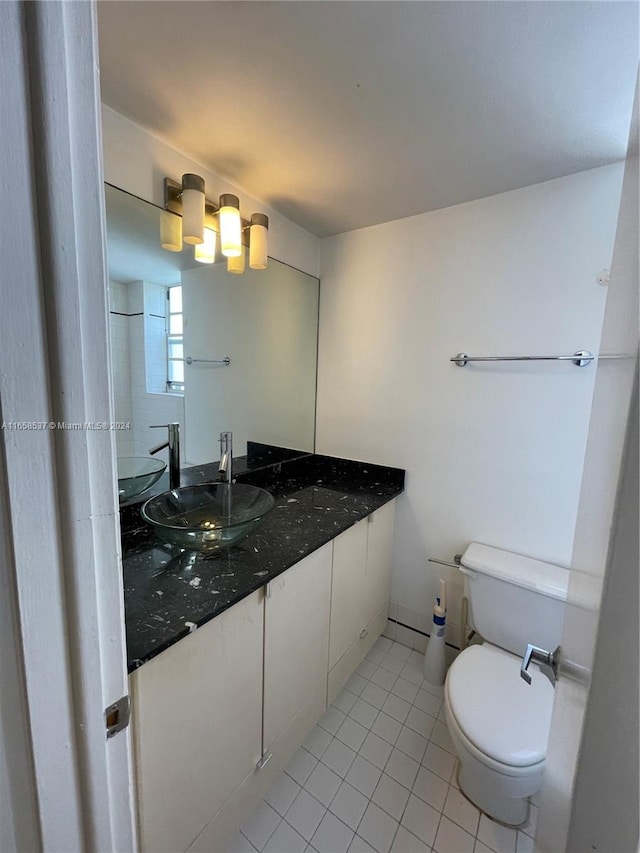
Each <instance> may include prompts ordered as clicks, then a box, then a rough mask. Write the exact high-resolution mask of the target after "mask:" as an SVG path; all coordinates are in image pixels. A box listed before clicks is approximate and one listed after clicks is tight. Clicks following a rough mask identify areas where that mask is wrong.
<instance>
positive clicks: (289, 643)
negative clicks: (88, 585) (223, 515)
mask: <svg viewBox="0 0 640 853" xmlns="http://www.w3.org/2000/svg"><path fill="white" fill-rule="evenodd" d="M211 467H212V466H203V467H202V468H199V469H192V471H190V472H189V471H187V472H186V475H187V479H188V481H191V482H193V481H194V480H196V479H200V480H201V481H202V480H203V479H207V478H208V479H213V477H212V476H211V475H212V471H211V470H210V468H211ZM216 470H217V467H216ZM236 470H242V468H241V467H239V468H238V467H237V468H236ZM237 479H238V481H239V482H247V483H251V484H253V485H258V486H261V487H263V488H265V489H267V490H268V491H270V492H271V493H272V494H273V496H274V498H275V499H276V506H275V508H274V509H273V511H272V512H271V513H270V514H269V515H268V516H267V517H266V518H265V520H264V522H263V524H262V526H261V527H260V528H259V529H258V530H257V531H256V532H254V533H252V534H250V535H249V536H247V537H246V539H244V540H242V541H241V542H240V543H238V545H236V546H233V547H231V548H229V549H226V550H223V551H221V552H219V553H218V554H215V555H211V556H207V555H206V554H198V553H197V552H188V551H181V550H180V549H178V548H177V547H176V546H171V545H165V544H163V543H161V542H160V541H159V540H157V539H156V538H155V536H154V534H153V533H152V532H151V530H150V529H148V528H146V527H144V526H143V525H142V522H141V521H139V520H137V519H136V512H135V510H134V512H133V513H132V512H131V511H130V510H129V511H127V510H125V511H124V512H123V539H122V541H123V566H124V583H125V607H126V622H127V646H128V654H129V671H130V691H131V697H132V704H133V714H132V726H133V739H134V749H135V760H136V781H137V796H138V808H139V830H140V844H141V848H142V850H146V851H164V850H167V851H169V850H170V851H177V850H190V851H211V850H220V849H222V848H223V847H224V844H225V842H226V840H227V839H228V838H229V837H230V836H231V835H232V834H233V833H234V832H235V831H236V830H237V828H238V826H239V825H240V824H241V823H242V821H243V820H244V819H245V817H246V816H248V814H249V813H250V811H251V810H252V809H253V807H254V806H255V805H256V804H257V802H258V801H259V800H260V799H261V798H262V796H263V795H264V793H265V792H266V791H267V789H268V788H269V786H270V785H271V784H272V782H273V780H274V779H275V778H276V777H277V775H278V774H279V773H280V772H281V771H282V769H283V768H284V767H285V766H286V764H287V762H288V761H289V760H290V758H291V757H292V755H293V753H294V752H295V751H296V749H297V748H298V747H299V746H300V744H301V743H302V742H303V740H304V739H305V737H306V735H307V734H308V733H309V731H310V730H311V729H312V727H313V726H314V724H315V723H316V722H317V720H318V719H319V718H320V716H321V715H322V714H323V712H324V710H325V708H326V707H327V705H328V704H331V702H332V701H333V699H334V698H335V696H336V695H337V694H338V692H339V691H340V690H341V688H342V686H343V685H344V683H345V682H346V681H347V680H348V678H349V677H350V675H351V674H352V672H353V671H354V670H355V668H356V667H357V666H358V665H359V663H360V662H361V661H362V659H363V658H364V657H365V655H366V654H367V653H368V651H369V650H370V648H371V646H372V645H373V643H374V642H375V641H376V639H377V638H378V636H379V635H380V633H381V632H382V630H383V628H384V626H385V624H386V620H387V608H388V601H389V583H390V568H391V545H392V537H393V521H394V509H395V507H394V504H395V500H394V499H395V497H397V495H399V494H400V493H401V492H402V490H403V485H404V471H401V470H399V469H394V468H385V467H382V466H376V465H367V464H364V463H359V462H351V461H347V460H340V459H335V458H332V457H327V456H319V455H316V454H307V455H304V456H301V457H299V458H294V459H291V460H290V461H285V462H282V463H278V464H276V465H266V466H264V467H261V468H260V467H259V468H257V469H255V470H248V471H245V473H240V474H239V475H238V477H237Z"/></svg>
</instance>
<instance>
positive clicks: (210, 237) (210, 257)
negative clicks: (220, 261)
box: [194, 228, 217, 264]
mask: <svg viewBox="0 0 640 853" xmlns="http://www.w3.org/2000/svg"><path fill="white" fill-rule="evenodd" d="M216 237H217V235H216V232H215V231H214V230H213V228H205V229H204V243H199V244H198V245H197V246H196V250H195V253H194V254H195V259H196V261H199V262H200V263H201V264H212V263H214V262H215V259H216Z"/></svg>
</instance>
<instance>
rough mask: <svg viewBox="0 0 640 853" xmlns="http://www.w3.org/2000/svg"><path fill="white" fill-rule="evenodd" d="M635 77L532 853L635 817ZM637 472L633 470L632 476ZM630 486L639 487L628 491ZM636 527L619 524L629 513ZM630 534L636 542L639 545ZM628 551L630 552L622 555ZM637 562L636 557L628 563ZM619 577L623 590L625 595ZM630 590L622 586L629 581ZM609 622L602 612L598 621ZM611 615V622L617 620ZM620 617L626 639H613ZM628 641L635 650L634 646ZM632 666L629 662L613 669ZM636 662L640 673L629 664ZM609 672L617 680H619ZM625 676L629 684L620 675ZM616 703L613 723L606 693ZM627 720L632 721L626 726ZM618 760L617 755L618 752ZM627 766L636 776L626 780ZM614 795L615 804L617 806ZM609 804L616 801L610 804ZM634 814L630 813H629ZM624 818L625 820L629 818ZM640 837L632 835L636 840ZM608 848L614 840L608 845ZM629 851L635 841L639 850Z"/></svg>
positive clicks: (570, 845) (596, 838)
mask: <svg viewBox="0 0 640 853" xmlns="http://www.w3.org/2000/svg"><path fill="white" fill-rule="evenodd" d="M638 204H639V202H638V81H636V96H635V101H634V106H633V112H632V120H631V131H630V136H629V146H628V150H627V158H626V163H625V172H624V178H623V184H622V194H621V202H620V213H619V217H618V224H617V228H616V237H615V244H614V249H613V260H612V265H611V279H610V284H609V293H608V294H607V303H606V306H605V313H604V321H603V329H602V339H601V342H600V353H601V354H604V355H608V356H615V357H614V358H610V359H607V360H606V361H605V360H602V361H599V362H598V363H597V367H596V379H595V385H594V396H593V404H592V410H591V420H590V424H589V436H588V439H587V446H586V452H585V460H584V468H583V476H582V487H581V493H580V502H579V507H578V517H577V523H576V532H575V537H574V544H573V555H572V561H571V572H570V576H569V588H568V600H567V607H566V612H565V620H564V627H563V634H562V641H561V649H562V654H561V658H560V670H559V678H558V681H557V683H556V690H555V697H554V706H553V715H552V720H551V731H550V735H549V744H548V748H547V760H546V766H545V773H544V777H543V784H542V799H541V806H540V814H539V817H538V829H537V833H536V839H535V849H536V851H538V853H558V851H565V850H586V849H589V850H591V849H594V850H595V849H598V850H605V849H607V850H613V849H616V850H622V847H620V846H616V841H618V842H619V843H620V844H623V842H622V840H621V839H622V838H623V837H624V838H625V841H624V845H625V846H624V849H625V850H627V849H631V848H628V847H627V846H626V844H627V841H628V834H629V833H628V829H629V827H628V826H626V825H625V820H624V819H623V820H622V821H621V820H620V815H621V814H622V815H624V814H625V809H626V810H628V809H633V811H634V814H635V815H636V816H637V811H638V802H637V797H636V796H635V792H636V791H637V789H638V786H637V773H638V766H637V765H638V760H637V756H636V757H635V758H633V761H634V762H635V766H633V767H632V768H631V769H629V767H630V758H632V756H630V751H631V750H632V749H634V735H633V730H634V727H635V749H636V750H637V720H638V698H637V690H636V691H635V693H636V696H635V703H634V702H632V701H629V696H630V695H633V693H634V690H633V687H632V684H631V685H630V684H628V683H626V682H627V680H628V681H630V682H632V683H633V680H634V679H635V683H636V684H637V678H638V672H637V665H636V661H637V654H638V648H637V647H638V621H637V610H638V599H637V588H638V579H637V573H638V568H639V566H638V553H637V535H638V534H637V502H638V496H637V484H638V471H637V468H636V470H635V471H629V466H633V465H634V461H633V460H634V453H633V450H634V449H635V450H636V452H637V447H635V448H634V446H633V442H634V441H635V442H636V443H637V435H638V424H637V420H635V419H634V418H637V393H638V389H637V383H638V372H637V370H638V300H639V296H638V289H639V285H638ZM633 474H634V475H635V478H634V477H633V476H631V475H633ZM634 490H635V492H634ZM634 501H635V507H636V510H635V511H636V527H635V531H634V530H633V527H632V526H630V525H629V524H625V519H626V516H627V514H628V513H629V512H630V511H631V512H633V511H634V510H633V507H634ZM634 535H635V543H634V538H633V537H634ZM634 548H635V551H636V553H635V556H634V557H633V558H631V559H630V557H629V555H630V554H631V553H632V552H633V550H634ZM634 560H635V564H634V562H633V561H634ZM621 584H622V588H623V591H622V593H621V592H620V587H621ZM625 586H626V594H625V592H624V588H625ZM605 619H606V620H607V621H606V622H605ZM614 619H615V621H614ZM621 625H624V640H623V641H622V642H620V639H621V638H620V637H619V636H615V635H617V634H618V632H619V630H620V626H621ZM634 646H635V648H634ZM625 661H626V662H628V663H629V665H630V667H631V670H627V669H624V668H623V669H622V671H620V670H619V669H618V667H619V666H622V667H624V663H625ZM633 669H635V672H634V671H633ZM614 674H615V677H614ZM619 675H623V677H624V679H625V685H623V686H622V687H621V686H620V684H619V683H618V682H617V680H616V679H617V677H618V676H619ZM616 698H617V699H618V702H623V703H628V704H629V705H634V707H627V708H622V709H620V708H619V709H618V710H622V711H624V712H626V713H623V714H622V717H621V720H622V722H620V723H619V724H618V725H616V726H614V727H612V725H611V721H612V719H613V718H614V714H613V713H611V704H612V700H613V701H615V699H616ZM625 725H626V726H630V728H627V729H625ZM603 731H606V737H602V732H603ZM621 755H622V756H623V760H620V756H621ZM625 774H630V776H629V777H626V778H630V780H632V781H633V780H635V784H631V783H630V784H627V785H625ZM614 800H615V803H614ZM608 804H611V805H610V806H609V805H608ZM626 813H627V814H628V813H629V812H628V811H627V812H626ZM626 824H629V821H628V820H627V821H626ZM625 833H626V834H625ZM636 843H637V839H636ZM612 845H613V846H612ZM634 849H635V846H634Z"/></svg>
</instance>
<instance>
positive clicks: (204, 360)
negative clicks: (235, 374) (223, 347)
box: [185, 355, 231, 367]
mask: <svg viewBox="0 0 640 853" xmlns="http://www.w3.org/2000/svg"><path fill="white" fill-rule="evenodd" d="M185 362H186V363H187V364H224V366H225V367H229V365H230V364H231V359H230V358H229V356H228V355H226V356H225V357H224V358H191V356H190V355H188V356H187V357H186V358H185Z"/></svg>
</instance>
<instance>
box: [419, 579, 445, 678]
mask: <svg viewBox="0 0 640 853" xmlns="http://www.w3.org/2000/svg"><path fill="white" fill-rule="evenodd" d="M438 586H439V594H438V595H437V596H436V600H435V603H434V606H433V622H432V626H431V637H430V638H429V642H428V644H427V651H426V652H425V655H424V677H425V681H428V682H429V684H433V685H434V686H440V685H442V684H444V678H445V675H446V663H445V642H444V628H445V619H446V615H447V598H446V595H447V589H446V584H445V582H444V579H443V578H440V580H439V581H438Z"/></svg>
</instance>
